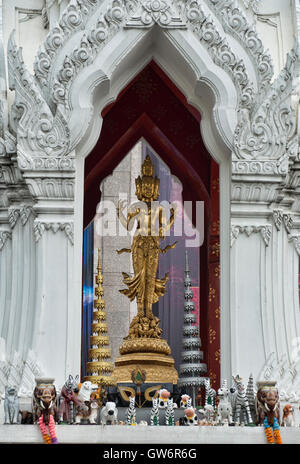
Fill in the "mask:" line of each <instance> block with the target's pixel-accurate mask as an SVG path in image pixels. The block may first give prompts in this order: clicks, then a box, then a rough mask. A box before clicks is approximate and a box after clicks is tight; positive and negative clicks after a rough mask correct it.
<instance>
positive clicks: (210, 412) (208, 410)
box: [204, 404, 215, 425]
mask: <svg viewBox="0 0 300 464" xmlns="http://www.w3.org/2000/svg"><path fill="white" fill-rule="evenodd" d="M204 414H205V421H206V423H207V425H212V424H213V423H214V419H215V408H214V407H213V406H212V405H211V404H206V405H205V406H204Z"/></svg>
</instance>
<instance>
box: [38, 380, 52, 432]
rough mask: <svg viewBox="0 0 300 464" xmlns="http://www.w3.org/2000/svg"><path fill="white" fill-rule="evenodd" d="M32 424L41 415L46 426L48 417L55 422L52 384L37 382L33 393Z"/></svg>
mask: <svg viewBox="0 0 300 464" xmlns="http://www.w3.org/2000/svg"><path fill="white" fill-rule="evenodd" d="M32 411H33V423H34V424H36V423H37V421H38V419H39V418H40V417H41V415H43V418H44V422H45V424H46V425H48V424H49V417H50V415H52V416H53V417H54V420H56V413H57V407H56V388H55V385H53V383H52V382H50V381H49V383H48V382H45V383H43V382H39V383H38V384H37V386H36V387H35V389H34V391H33V405H32Z"/></svg>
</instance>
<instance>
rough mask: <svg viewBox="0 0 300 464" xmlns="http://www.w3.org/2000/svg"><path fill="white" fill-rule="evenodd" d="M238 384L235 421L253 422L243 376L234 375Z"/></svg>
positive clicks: (239, 422)
mask: <svg viewBox="0 0 300 464" xmlns="http://www.w3.org/2000/svg"><path fill="white" fill-rule="evenodd" d="M233 380H234V382H235V384H236V390H237V393H236V396H235V403H234V418H233V419H234V422H235V423H238V424H239V425H241V424H245V423H246V424H252V423H253V420H252V417H251V412H250V406H249V401H248V398H247V395H246V389H245V386H244V384H243V382H242V380H243V379H242V378H241V377H240V376H239V375H236V376H235V377H233Z"/></svg>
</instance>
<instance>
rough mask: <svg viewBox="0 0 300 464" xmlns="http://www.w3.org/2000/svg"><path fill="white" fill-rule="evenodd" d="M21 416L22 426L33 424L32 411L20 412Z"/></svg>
mask: <svg viewBox="0 0 300 464" xmlns="http://www.w3.org/2000/svg"><path fill="white" fill-rule="evenodd" d="M19 413H20V415H21V424H22V425H25V424H33V414H32V412H30V411H19Z"/></svg>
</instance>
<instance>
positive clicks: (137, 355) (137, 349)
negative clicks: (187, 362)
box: [114, 156, 177, 383]
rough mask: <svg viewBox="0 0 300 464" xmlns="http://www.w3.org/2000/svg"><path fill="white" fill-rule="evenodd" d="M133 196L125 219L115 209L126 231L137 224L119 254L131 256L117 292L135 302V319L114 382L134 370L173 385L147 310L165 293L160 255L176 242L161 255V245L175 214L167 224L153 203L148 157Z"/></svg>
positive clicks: (170, 364)
mask: <svg viewBox="0 0 300 464" xmlns="http://www.w3.org/2000/svg"><path fill="white" fill-rule="evenodd" d="M135 183H136V195H137V198H138V200H139V201H138V202H136V203H134V204H132V205H131V206H130V207H129V208H128V212H127V217H125V216H124V213H123V211H124V208H125V204H124V202H120V203H119V204H118V210H117V212H118V216H119V218H120V221H121V223H122V224H123V225H124V227H126V229H127V230H132V228H133V226H134V223H135V222H136V226H137V227H136V231H135V234H134V237H133V241H132V245H131V248H123V249H121V250H118V253H124V252H127V253H131V254H132V263H133V270H134V275H133V276H129V275H128V274H126V273H124V272H123V280H124V283H125V285H127V288H126V289H123V290H120V292H121V293H123V294H124V295H126V296H128V298H129V299H130V300H131V301H133V300H134V299H136V301H137V315H136V316H135V317H134V318H133V320H132V322H131V324H130V328H129V334H128V336H127V337H125V338H124V340H123V343H122V345H121V347H120V354H121V355H122V356H121V358H118V359H117V360H116V363H115V364H116V369H115V373H114V374H115V376H116V377H117V381H119V382H126V381H128V379H130V372H131V370H132V369H134V368H135V366H136V365H137V364H139V365H142V366H143V369H145V370H146V372H147V380H146V381H147V382H162V381H164V382H171V383H176V382H177V372H176V370H175V368H174V360H173V359H172V358H171V357H170V356H169V355H170V353H171V350H170V347H169V346H168V344H167V342H166V340H164V339H162V338H161V335H162V330H161V328H160V327H159V319H158V318H157V317H155V316H154V315H153V312H152V305H153V303H155V302H157V301H158V300H159V298H160V297H161V296H163V295H164V293H165V287H166V283H167V281H168V274H166V275H165V277H164V278H162V279H159V278H157V270H158V262H159V254H160V253H166V251H168V250H169V249H171V248H175V246H176V242H175V243H174V244H172V245H168V246H167V247H165V248H164V249H162V248H161V247H160V240H163V239H164V238H165V235H166V233H167V231H168V230H169V229H170V228H171V227H172V225H173V224H174V220H175V210H174V208H170V219H169V220H167V219H166V214H165V210H164V208H163V207H162V206H160V205H159V204H158V202H157V199H158V197H159V179H158V178H157V177H154V168H153V164H152V162H151V159H150V157H149V156H147V157H146V159H145V161H144V163H143V165H142V177H140V176H139V177H138V178H137V179H136V181H135Z"/></svg>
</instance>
